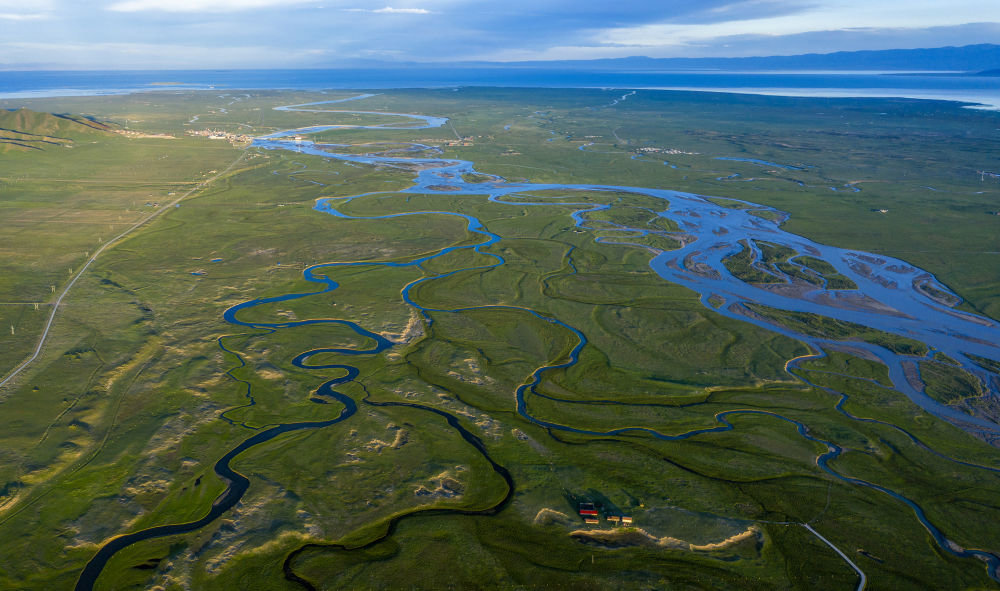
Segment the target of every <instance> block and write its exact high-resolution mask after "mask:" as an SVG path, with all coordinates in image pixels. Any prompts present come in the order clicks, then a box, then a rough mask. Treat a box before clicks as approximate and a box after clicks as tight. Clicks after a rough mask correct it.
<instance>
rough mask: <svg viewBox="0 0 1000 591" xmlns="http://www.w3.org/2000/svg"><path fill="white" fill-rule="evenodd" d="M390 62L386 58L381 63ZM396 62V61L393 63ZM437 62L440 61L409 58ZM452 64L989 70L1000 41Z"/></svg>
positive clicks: (998, 66)
mask: <svg viewBox="0 0 1000 591" xmlns="http://www.w3.org/2000/svg"><path fill="white" fill-rule="evenodd" d="M386 65H389V64H386ZM395 65H396V66H398V65H399V64H395ZM413 65H414V66H420V65H424V66H428V67H440V66H441V65H442V64H413ZM452 66H453V67H475V68H530V69H534V68H544V69H560V70H600V71H650V70H730V71H748V70H887V71H914V70H919V71H951V72H956V71H957V72H983V73H984V74H987V72H986V71H989V72H992V73H990V74H989V75H997V73H996V71H995V70H1000V45H994V44H985V43H984V44H980V45H966V46H964V47H936V48H930V49H887V50H878V51H838V52H836V53H808V54H804V55H776V56H769V57H731V58H679V57H674V58H650V57H625V58H617V59H596V60H563V61H534V62H502V63H500V62H462V63H457V64H452Z"/></svg>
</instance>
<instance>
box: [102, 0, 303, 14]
mask: <svg viewBox="0 0 1000 591" xmlns="http://www.w3.org/2000/svg"><path fill="white" fill-rule="evenodd" d="M311 1H312V0H125V1H124V2H116V3H114V4H111V5H110V6H108V7H107V10H112V11H114V12H145V11H159V12H237V11H241V10H252V9H255V8H271V7H280V6H287V5H289V4H301V3H304V2H311Z"/></svg>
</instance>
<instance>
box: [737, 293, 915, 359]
mask: <svg viewBox="0 0 1000 591" xmlns="http://www.w3.org/2000/svg"><path fill="white" fill-rule="evenodd" d="M746 307H747V308H748V309H749V310H750V311H751V312H752V313H753V314H756V315H758V316H761V317H763V318H767V319H768V320H773V321H774V322H776V323H777V324H780V325H782V326H787V327H788V328H791V329H792V330H794V331H795V332H797V333H799V334H804V335H808V336H814V337H821V338H826V339H834V340H842V339H846V340H857V341H864V342H866V343H872V344H873V345H879V346H880V347H885V348H886V349H889V350H890V351H893V352H895V353H899V354H901V355H919V356H923V355H926V354H927V345H925V344H923V343H921V342H920V341H915V340H913V339H908V338H906V337H901V336H898V335H894V334H891V333H887V332H883V331H881V330H875V329H871V328H868V327H867V326H862V325H860V324H855V323H853V322H845V321H843V320H834V319H832V318H827V317H825V316H819V315H818V314H810V313H808V312H790V311H786V310H776V309H774V308H769V307H767V306H764V305H761V304H746Z"/></svg>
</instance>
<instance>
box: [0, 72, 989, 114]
mask: <svg viewBox="0 0 1000 591" xmlns="http://www.w3.org/2000/svg"><path fill="white" fill-rule="evenodd" d="M451 86H506V87H535V88H662V89H677V90H703V91H724V92H745V93H754V94H774V95H785V96H825V97H879V96H885V97H908V98H923V99H938V100H952V101H963V102H970V103H978V104H982V105H986V106H989V107H992V108H996V109H1000V77H990V76H971V75H963V74H958V73H893V72H787V71H785V72H724V71H618V72H601V71H586V72H582V71H573V70H557V69H547V68H504V67H496V68H487V67H478V68H464V67H463V68H455V67H450V68H438V67H408V68H350V69H334V70H187V71H182V70H167V71H154V70H149V71H31V72H17V71H8V72H0V98H7V99H10V98H35V97H51V96H77V95H95V94H120V93H127V92H136V91H142V90H167V89H170V90H176V89H219V90H225V89H265V88H269V89H275V88H289V89H301V90H318V89H323V88H352V89H356V88H370V89H378V88H440V87H451Z"/></svg>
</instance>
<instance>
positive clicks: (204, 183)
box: [0, 151, 247, 388]
mask: <svg viewBox="0 0 1000 591" xmlns="http://www.w3.org/2000/svg"><path fill="white" fill-rule="evenodd" d="M246 154H247V153H246V152H245V151H244V152H243V153H241V154H240V157H239V158H237V159H236V160H234V161H233V162H232V163H231V164H230V165H229V166H227V167H226V169H225V170H223V171H222V172H220V173H219V174H217V175H215V176H213V177H211V178H208V179H205V180H204V181H201V182H200V183H198V184H197V185H195V186H194V187H193V188H192V189H191V190H190V191H188V192H187V193H184V194H183V195H181V196H180V197H177V198H176V199H174V200H173V201H171V202H170V203H167V204H166V205H164V206H162V207H160V208H159V209H157V210H156V211H154V212H153V213H151V214H149V215H148V216H146V217H144V218H142V219H141V220H139V221H138V222H136V223H134V224H132V225H131V226H129V227H128V228H127V229H126V230H125V231H124V232H122V233H121V234H118V235H117V236H115V237H114V238H112V239H111V240H108V241H107V242H105V243H104V244H102V245H101V247H100V248H98V249H97V250H96V251H94V254H92V255H91V256H90V258H89V259H87V262H86V263H84V265H83V266H82V267H80V270H79V271H77V272H76V274H75V275H73V278H72V279H70V280H69V283H67V284H66V287H64V288H63V290H62V291H61V292H60V293H59V297H57V298H56V300H55V302H53V303H52V304H51V306H52V311H51V312H49V317H48V320H46V322H45V328H44V329H42V334H41V336H39V337H38V344H37V345H36V346H35V350H34V352H32V354H31V356H30V357H28V358H27V359H25V360H24V361H22V362H21V364H20V365H18V366H17V367H15V368H14V369H13V370H11V372H10V373H8V374H7V375H6V376H4V378H3V380H0V388H3V387H4V386H6V385H7V384H8V383H10V382H11V381H12V380H13V379H14V378H15V377H17V376H18V374H20V373H21V372H22V371H24V370H25V369H26V368H27V367H28V366H29V365H31V364H32V363H33V362H34V361H35V360H36V359H38V356H39V355H40V354H41V352H42V347H44V346H45V341H46V339H48V336H49V331H50V330H51V329H52V323H53V322H55V319H56V313H58V312H59V306H60V305H61V304H62V301H63V299H65V297H66V294H68V293H69V290H71V289H73V286H74V285H76V282H77V281H78V280H79V279H80V277H82V276H83V274H84V273H86V272H87V269H89V268H90V265H91V264H92V263H93V262H94V261H95V260H97V257H99V256H100V255H101V253H103V252H104V251H106V250H108V249H109V248H111V247H112V246H113V245H115V244H117V243H118V242H120V241H121V240H123V239H124V238H126V237H127V236H128V235H129V234H131V233H132V232H134V231H136V230H138V229H139V228H141V227H142V226H144V225H146V224H147V223H149V222H150V221H152V220H153V219H155V218H156V217H158V216H160V215H163V213H164V212H166V211H169V210H170V209H172V208H174V206H176V205H177V204H178V203H180V202H181V201H183V200H184V199H187V198H188V197H190V196H191V195H193V194H195V193H196V192H198V191H200V190H202V189H204V188H205V187H207V186H208V185H210V184H211V183H212V182H213V181H215V180H216V179H219V178H220V177H222V176H224V175H226V174H229V172H230V171H231V170H232V169H233V168H235V167H236V165H237V164H239V163H240V162H241V161H242V160H243V159H244V157H246ZM170 184H181V183H170Z"/></svg>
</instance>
